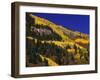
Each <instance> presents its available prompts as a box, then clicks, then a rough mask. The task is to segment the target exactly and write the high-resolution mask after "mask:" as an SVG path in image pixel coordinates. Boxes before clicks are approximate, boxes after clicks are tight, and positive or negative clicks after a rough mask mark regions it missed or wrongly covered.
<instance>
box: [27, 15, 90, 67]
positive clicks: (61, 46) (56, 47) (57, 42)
mask: <svg viewBox="0 0 100 80" xmlns="http://www.w3.org/2000/svg"><path fill="white" fill-rule="evenodd" d="M26 29H27V31H26V54H27V56H28V58H27V66H28V67H30V65H28V63H32V64H38V65H40V66H47V65H48V66H55V65H56V66H57V65H74V64H88V63H89V36H88V35H87V34H84V33H81V32H77V31H72V30H70V29H67V28H64V27H63V26H59V25H57V24H55V23H53V22H51V21H49V20H46V19H44V18H40V17H38V16H35V15H33V14H31V13H27V16H26ZM43 59H45V60H43ZM50 64H51V65H50Z"/></svg>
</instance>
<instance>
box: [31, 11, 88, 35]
mask: <svg viewBox="0 0 100 80" xmlns="http://www.w3.org/2000/svg"><path fill="white" fill-rule="evenodd" d="M33 15H36V16H39V17H41V18H45V19H48V20H50V21H52V22H54V23H55V24H57V25H62V26H64V27H66V28H69V29H71V30H74V31H79V32H82V33H85V34H89V26H90V25H89V23H90V22H89V21H90V19H89V18H90V16H89V15H77V14H74V15H73V14H51V13H33Z"/></svg>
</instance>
